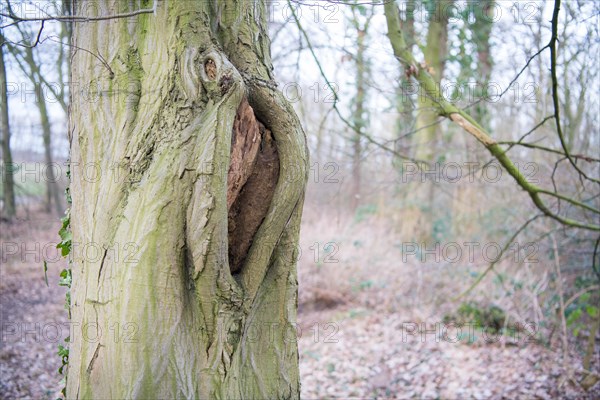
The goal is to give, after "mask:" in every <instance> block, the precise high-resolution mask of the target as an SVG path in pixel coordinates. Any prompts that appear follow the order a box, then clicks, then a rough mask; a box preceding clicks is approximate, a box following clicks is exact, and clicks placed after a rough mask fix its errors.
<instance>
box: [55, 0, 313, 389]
mask: <svg viewBox="0 0 600 400" xmlns="http://www.w3.org/2000/svg"><path fill="white" fill-rule="evenodd" d="M142 3H144V2H142ZM95 5H96V7H90V8H86V2H83V1H78V2H77V4H76V6H75V10H76V12H75V14H76V15H79V14H87V15H89V14H90V13H93V14H96V13H97V14H99V13H103V14H108V13H113V14H114V13H117V12H128V11H132V10H130V9H126V7H127V4H126V3H125V2H122V1H117V0H115V1H110V0H106V1H104V2H100V3H95ZM266 16H267V9H266V6H265V4H264V3H263V2H249V1H245V0H237V1H228V2H205V1H197V2H192V1H177V2H175V1H173V2H158V7H157V9H156V12H155V13H154V14H144V15H139V16H136V17H132V18H128V19H119V20H110V21H102V22H97V23H81V24H76V26H75V32H74V45H75V46H77V47H75V49H79V48H84V49H86V51H85V52H84V51H80V50H74V53H73V56H72V62H73V63H72V81H73V82H81V83H83V84H82V85H81V87H84V88H85V87H89V86H91V87H92V88H94V90H95V91H96V94H97V96H93V99H91V98H90V97H89V96H87V95H88V93H82V92H77V91H73V93H72V95H73V98H72V103H71V104H72V111H71V118H70V123H71V126H70V132H71V133H72V137H71V138H70V140H71V160H72V162H73V164H72V182H71V191H72V198H73V204H72V211H71V225H72V231H73V243H74V244H73V246H74V247H73V255H72V257H73V258H72V270H73V284H72V288H71V291H72V294H71V296H72V309H71V311H72V316H73V322H74V323H78V324H79V328H76V329H75V330H74V333H73V337H72V343H71V349H70V360H69V363H70V365H69V371H68V380H67V384H68V386H67V395H68V397H69V398H221V399H241V398H248V399H250V398H272V399H276V398H277V399H280V398H281V399H283V398H299V391H300V388H299V372H298V348H297V342H296V327H295V321H296V305H297V285H298V284H297V274H296V262H295V261H296V257H297V244H298V234H299V226H300V218H301V213H302V204H303V199H304V189H305V185H306V180H307V171H308V154H307V148H306V138H305V135H304V133H303V131H302V129H301V127H300V124H299V121H298V119H297V117H296V115H295V114H294V112H293V109H292V108H291V106H290V105H289V104H288V103H287V102H286V101H285V99H284V97H283V96H282V95H281V94H280V92H279V91H278V90H276V88H275V83H274V81H273V76H272V66H271V60H270V50H269V38H268V36H267V33H266V32H267V24H266ZM88 51H89V52H92V53H94V54H98V55H101V56H102V57H103V58H104V59H105V60H106V63H107V64H108V66H109V67H110V70H109V69H108V68H107V67H106V66H105V65H103V63H102V62H100V61H99V60H98V58H97V57H94V56H93V55H91V54H90V53H89V52H88ZM245 98H247V101H248V103H249V105H250V106H251V108H248V106H246V105H245V103H244V102H243V100H244V99H245ZM252 114H254V115H252ZM236 115H237V117H236ZM232 134H233V137H232ZM271 135H272V136H271ZM255 140H258V141H259V143H260V148H258V149H256V148H255V144H254V143H255ZM232 146H233V149H232ZM243 146H247V147H243ZM240 149H242V150H240ZM240 154H241V156H240ZM239 157H241V158H239ZM246 157H249V158H246ZM90 163H93V164H92V165H95V166H96V170H97V171H99V172H100V174H99V175H98V178H97V179H90V178H89V175H87V176H86V175H85V174H84V172H85V170H84V169H83V166H85V165H88V164H90ZM277 176H278V178H277ZM234 177H235V180H234V179H233V178H234ZM274 177H275V178H274ZM244 180H246V183H245V184H244V185H243V186H237V189H236V186H235V185H233V184H232V185H230V187H229V190H228V181H229V182H232V183H233V182H236V184H239V183H240V182H243V181H244ZM240 187H241V189H240ZM238 189H239V190H238ZM228 196H229V200H230V201H229V203H230V204H231V208H230V210H229V211H230V212H232V211H231V210H234V209H235V213H233V214H230V215H229V216H228V208H229V207H228ZM271 198H272V199H271ZM265 199H266V200H265ZM236 200H237V201H236ZM269 200H270V201H269ZM266 202H268V204H266V205H267V207H264V206H265V203H266ZM261 213H264V214H262V215H261ZM242 222H243V224H242ZM252 230H254V231H255V232H253V235H252V236H251V238H250V243H248V241H247V234H248V231H252ZM228 231H229V232H228ZM228 235H229V237H228ZM237 235H240V236H239V237H238V236H237ZM241 236H243V237H241ZM77 243H78V244H79V249H78V248H77V246H78V245H77ZM91 243H93V244H94V245H93V246H92V245H90V244H91ZM86 244H88V248H91V247H94V248H97V249H99V254H98V255H97V257H91V256H90V255H89V252H88V255H87V256H86V252H85V248H83V246H85V245H86ZM229 244H233V245H234V246H239V247H236V248H229ZM246 247H249V250H247V251H245V252H244V251H242V250H243V248H246ZM232 256H235V257H233V258H234V259H236V260H240V258H241V261H240V265H239V266H235V267H234V266H233V265H231V266H230V262H229V259H230V258H232ZM240 256H241V257H240ZM95 327H98V328H99V329H101V330H102V331H101V332H102V333H101V334H96V331H95V330H94V328H95ZM98 332H99V330H98ZM96 336H97V337H98V338H97V340H92V339H91V338H94V337H96ZM90 337H91V338H90Z"/></svg>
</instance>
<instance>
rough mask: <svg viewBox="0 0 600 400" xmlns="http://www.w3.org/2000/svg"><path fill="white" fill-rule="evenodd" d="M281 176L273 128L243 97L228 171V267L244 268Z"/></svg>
mask: <svg viewBox="0 0 600 400" xmlns="http://www.w3.org/2000/svg"><path fill="white" fill-rule="evenodd" d="M278 178H279V155H278V154H277V146H276V144H275V140H274V138H273V135H272V134H271V131H270V130H269V129H268V128H267V127H266V126H265V125H263V124H262V123H261V122H260V121H259V120H258V119H257V118H256V116H255V115H254V110H253V109H252V107H251V106H250V104H249V103H248V100H247V99H246V98H244V99H243V100H242V102H241V103H240V106H239V107H238V110H237V114H236V117H235V121H234V124H233V132H232V136H231V157H230V164H229V172H228V175H227V209H228V212H229V213H228V233H229V267H230V270H231V272H232V273H237V272H239V271H241V269H242V267H243V265H244V261H245V259H246V255H247V254H248V250H249V249H250V246H251V245H252V239H253V238H254V235H255V234H256V232H257V231H258V228H259V227H260V224H261V223H262V221H263V219H264V218H265V216H266V215H267V212H268V211H269V206H270V205H271V200H272V199H273V195H274V193H275V186H276V185H277V179H278Z"/></svg>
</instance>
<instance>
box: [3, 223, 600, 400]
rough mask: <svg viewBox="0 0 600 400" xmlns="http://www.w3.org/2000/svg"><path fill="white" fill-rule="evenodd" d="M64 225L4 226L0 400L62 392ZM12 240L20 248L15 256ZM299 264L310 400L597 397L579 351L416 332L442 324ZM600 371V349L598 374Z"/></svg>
mask: <svg viewBox="0 0 600 400" xmlns="http://www.w3.org/2000/svg"><path fill="white" fill-rule="evenodd" d="M58 228H59V222H58V221H56V220H51V219H49V218H48V217H47V216H45V215H44V214H32V215H30V216H29V219H28V220H26V221H20V222H19V223H16V224H12V225H7V224H6V223H2V225H1V226H0V230H1V234H2V246H3V247H2V255H1V256H2V258H3V259H2V260H1V262H2V263H1V269H0V322H1V324H2V325H1V327H2V331H1V335H2V337H1V340H0V399H17V398H18V399H21V398H32V399H55V398H56V396H57V395H58V392H59V390H60V387H61V384H60V383H59V382H60V380H61V377H60V376H59V375H58V374H57V370H58V368H59V366H60V360H59V357H58V355H57V347H58V345H59V344H60V343H62V340H63V339H64V337H66V336H67V335H68V325H67V324H66V323H67V316H66V311H65V309H64V294H65V290H64V288H62V287H59V286H58V285H57V281H58V275H59V273H60V270H62V269H63V268H64V266H65V261H64V260H62V259H58V257H57V253H56V250H55V249H53V247H54V246H55V243H56V239H57V231H58ZM305 231H306V232H308V233H310V229H307V230H305ZM13 244H16V245H17V246H18V251H17V252H16V254H14V255H11V253H13V252H14V247H11V246H13ZM25 250H27V251H25ZM308 254H310V253H308ZM43 257H45V258H49V259H56V260H57V262H50V263H48V282H49V285H48V286H46V283H45V280H44V272H43ZM299 268H300V270H299V273H300V285H301V286H300V287H301V288H300V310H299V315H298V321H299V324H298V341H299V348H300V372H301V382H302V398H304V399H323V398H345V399H346V398H356V399H365V398H370V399H374V398H379V399H383V398H417V399H421V398H428V399H429V398H431V399H435V398H445V399H465V398H474V399H488V398H492V399H500V398H523V399H531V398H539V399H553V398H577V399H579V398H590V399H591V398H600V383H597V384H596V385H595V386H593V387H592V388H591V389H590V390H589V391H587V392H586V391H584V390H583V389H582V388H581V387H579V386H578V385H577V384H576V383H574V381H570V380H568V379H567V380H565V379H564V378H565V376H568V374H566V372H565V371H566V370H565V368H564V367H563V366H564V365H568V366H574V365H580V364H581V359H580V358H581V356H580V355H579V353H575V354H574V355H573V354H570V355H569V356H568V357H569V358H568V359H567V360H565V361H563V360H562V352H561V351H560V347H557V348H555V349H554V350H553V349H552V348H549V347H548V346H545V345H543V344H540V343H538V342H536V341H529V340H527V334H526V332H525V333H523V332H520V333H519V334H518V336H517V334H515V335H513V337H510V338H506V337H501V338H499V337H495V336H493V335H491V336H488V339H490V338H491V339H490V340H487V341H486V340H485V335H483V334H482V333H481V332H479V331H472V332H468V333H467V332H463V333H462V334H461V335H458V333H457V331H456V330H454V331H452V330H451V329H450V330H448V331H446V334H447V336H444V335H443V334H444V330H443V329H444V326H442V325H440V324H438V327H437V331H436V330H435V329H434V328H435V325H427V326H424V327H425V328H427V329H428V330H427V331H425V333H424V335H421V334H420V333H418V332H417V331H416V330H415V328H416V327H420V326H421V324H422V323H424V322H431V321H433V320H435V312H434V311H431V310H428V309H427V308H426V307H417V306H412V307H411V306H400V305H399V304H395V303H394V302H393V301H390V298H392V300H393V296H392V294H390V293H386V291H385V290H382V289H381V288H377V287H370V286H371V285H366V286H365V290H363V291H362V292H361V295H357V296H354V297H349V296H344V295H343V294H339V295H338V294H336V293H335V292H331V293H323V290H321V291H320V292H319V290H320V289H319V288H318V287H314V282H315V281H314V280H311V279H307V278H306V274H307V272H306V271H305V269H306V268H309V267H307V266H306V263H305V262H304V261H302V260H301V262H300V263H299ZM303 277H305V278H303ZM405 278H406V279H408V278H407V277H405ZM303 281H304V282H303ZM303 285H306V286H303ZM311 285H313V286H311ZM306 293H310V295H307V294H306ZM315 293H320V294H319V295H318V296H315ZM432 315H433V316H434V317H433V319H432V318H431V316H432ZM437 317H439V316H437ZM465 333H467V335H466V336H465ZM465 338H466V339H465ZM457 339H460V340H457ZM596 341H597V343H596V349H598V348H599V347H600V343H598V341H599V339H598V338H597V339H596ZM599 368H600V361H599V360H598V352H596V354H595V360H594V365H593V369H594V371H596V373H598V370H599ZM573 376H574V378H575V380H577V379H578V378H579V377H580V375H578V373H577V371H575V372H574V375H573Z"/></svg>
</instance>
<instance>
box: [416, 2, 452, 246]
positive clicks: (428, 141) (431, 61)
mask: <svg viewBox="0 0 600 400" xmlns="http://www.w3.org/2000/svg"><path fill="white" fill-rule="evenodd" d="M452 3H453V0H443V1H434V2H432V3H430V5H428V8H429V10H430V13H429V21H428V27H427V41H426V44H425V48H424V50H423V56H424V58H425V63H426V65H427V67H428V69H429V70H430V72H431V75H432V76H433V77H434V79H435V81H436V83H437V84H438V85H439V84H440V83H441V81H442V78H443V76H444V67H445V65H446V58H447V56H448V54H447V53H448V21H449V16H450V12H449V10H450V8H449V7H450V5H452ZM411 42H414V40H411ZM436 101H438V100H437V99H435V96H433V94H432V93H427V92H426V91H424V90H422V91H419V94H418V99H417V107H418V110H417V118H416V125H415V131H416V134H415V135H414V136H413V138H414V147H415V159H417V160H424V161H428V162H430V163H432V164H435V163H437V161H438V160H437V159H434V157H435V155H436V149H437V144H438V141H440V140H441V139H442V138H441V137H440V135H439V131H440V128H439V124H436V120H437V119H438V117H439V115H438V112H437V110H436ZM432 169H433V170H435V165H434V166H433V167H432ZM436 183H437V182H436V179H435V178H427V179H426V180H424V181H422V182H421V181H419V183H417V185H418V186H417V188H416V189H415V191H413V198H414V199H415V201H416V204H417V205H418V206H417V207H418V210H415V212H416V214H417V215H418V216H419V217H418V219H416V220H415V221H416V225H415V226H414V227H413V228H412V229H410V231H411V232H415V233H416V239H417V240H419V241H423V242H426V243H427V242H430V241H431V238H432V234H433V228H434V226H433V217H434V216H435V198H436V190H435V186H436Z"/></svg>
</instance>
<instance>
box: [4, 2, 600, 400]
mask: <svg viewBox="0 0 600 400" xmlns="http://www.w3.org/2000/svg"><path fill="white" fill-rule="evenodd" d="M132 2H133V3H143V4H140V8H141V7H142V6H144V5H145V3H146V2H144V1H142V2H140V1H139V0H135V1H133V0H132ZM395 5H396V6H397V7H398V9H399V14H398V18H399V19H400V21H401V24H402V27H403V28H402V29H403V31H404V32H405V33H406V32H408V35H406V37H405V40H406V46H407V48H408V49H409V51H410V52H411V53H412V54H414V57H415V61H416V64H414V65H415V70H414V71H413V70H411V68H412V67H408V68H407V67H406V65H405V64H406V63H407V60H405V59H402V57H398V56H397V54H396V56H395V55H394V52H393V49H392V46H391V45H390V39H391V38H388V36H387V33H388V28H387V25H386V15H385V14H384V4H383V2H370V1H359V0H357V1H350V0H349V1H341V0H340V1H333V0H331V1H319V2H314V1H313V2H311V1H304V0H299V1H291V2H288V1H273V2H269V3H268V7H269V10H270V14H269V16H270V18H269V22H270V33H271V41H272V49H271V51H272V60H273V64H274V73H275V76H276V79H277V82H278V83H279V88H280V89H281V90H282V91H283V93H284V94H285V96H286V97H287V98H288V100H289V101H290V102H291V103H293V105H294V107H295V109H296V111H297V113H298V115H299V117H300V119H301V121H302V124H303V126H304V129H305V132H306V135H307V139H308V142H309V145H310V152H311V169H310V176H309V189H308V193H307V199H306V204H305V208H304V219H303V222H302V229H301V241H300V248H299V258H298V262H299V269H298V271H299V283H300V293H299V304H298V306H299V321H298V322H299V326H298V333H299V335H298V336H299V342H300V351H301V364H300V365H301V372H302V390H303V393H304V396H305V397H306V398H323V397H346V398H347V397H359V398H367V397H371V398H372V397H379V398H382V397H398V398H407V397H415V398H437V397H443V398H464V397H471V398H473V397H475V398H490V397H494V398H501V397H514V396H521V397H524V398H533V397H537V398H552V397H555V396H561V397H573V398H580V397H586V396H589V397H590V398H592V397H594V396H598V395H599V394H600V388H599V387H600V384H598V383H597V382H598V381H599V380H600V375H599V374H600V343H599V342H600V312H599V307H600V266H599V264H600V249H599V243H600V236H599V235H600V233H599V229H600V228H599V226H600V214H599V212H598V209H600V185H599V179H600V152H599V151H598V150H599V149H600V130H599V110H600V104H599V101H600V98H599V93H600V91H599V89H600V85H599V84H600V81H599V76H598V65H599V55H600V52H599V50H600V41H599V35H598V29H599V15H600V3H598V2H595V1H580V0H572V1H564V2H562V4H560V10H559V11H558V13H557V11H556V4H555V2H554V1H492V0H489V1H488V0H482V1H468V2H467V1H462V0H439V1H433V0H402V1H399V2H396V3H395ZM39 8H42V9H43V10H44V12H45V13H47V14H48V15H68V14H69V10H70V5H69V2H68V1H62V2H61V1H20V2H19V1H10V2H7V1H3V3H2V6H1V9H0V12H2V13H3V14H2V15H3V16H2V22H1V25H2V33H1V35H0V42H1V43H2V52H1V56H0V79H1V85H2V99H1V100H2V102H1V105H2V110H1V111H2V115H1V117H2V164H1V168H2V188H1V191H0V197H1V202H2V217H1V232H0V233H1V235H2V237H1V241H2V249H1V251H2V255H1V257H2V259H1V262H2V266H1V269H0V300H1V308H2V311H1V322H2V324H3V325H2V329H3V330H2V342H0V395H2V394H4V395H5V396H6V398H14V397H19V396H24V397H36V398H39V397H44V396H48V397H51V396H54V395H55V394H56V390H57V388H58V386H59V385H58V381H59V380H60V377H59V376H58V375H57V374H55V371H56V369H57V368H58V367H59V366H60V359H59V357H58V356H56V355H55V353H56V351H57V345H58V344H60V343H62V342H61V339H62V338H64V336H66V335H64V334H63V335H62V337H60V338H55V339H54V340H47V339H48V338H46V337H45V336H44V337H40V335H41V333H40V332H41V331H39V330H38V331H37V333H36V332H35V330H36V329H35V328H33V330H34V332H33V333H30V334H29V335H28V336H27V335H26V336H25V338H23V336H19V335H15V334H13V333H12V332H13V329H14V328H15V326H16V325H14V324H15V323H18V324H21V323H27V324H32V325H31V326H35V324H36V323H40V324H42V325H41V326H46V325H47V324H48V323H57V324H64V323H65V321H66V315H65V314H66V312H65V311H64V310H63V302H64V290H63V289H62V288H60V287H58V286H57V284H56V281H57V280H58V275H59V271H60V270H62V269H63V268H64V265H65V261H64V259H61V258H60V256H59V252H60V250H57V249H56V248H55V245H56V244H57V243H58V242H60V240H61V239H60V238H59V237H58V233H57V232H58V230H59V228H60V224H61V223H60V218H61V217H62V216H63V215H64V212H65V209H66V205H67V201H66V197H65V189H66V187H67V186H68V177H67V174H68V168H67V166H68V163H67V160H68V152H69V143H68V136H67V121H68V116H67V114H68V109H69V94H70V93H71V92H72V91H74V90H80V88H77V87H74V85H73V84H71V83H70V82H69V54H70V52H71V50H72V48H71V47H70V46H69V36H70V29H71V27H70V23H69V22H61V21H51V22H46V23H45V24H41V26H40V23H21V24H12V23H11V22H12V20H11V19H10V18H8V17H7V16H6V14H16V15H19V16H23V17H27V13H28V12H32V13H33V12H37V11H36V10H39ZM556 13H557V14H556ZM553 32H554V34H553ZM98 57H99V62H103V59H102V56H101V55H99V56H98ZM408 64H410V63H408ZM417 69H425V70H426V71H428V72H429V74H430V76H431V77H432V78H433V79H434V81H435V85H436V87H437V91H436V92H434V91H431V90H425V89H423V86H422V82H420V81H419V78H418V71H417ZM444 102H447V103H450V104H452V105H453V106H455V107H457V108H460V109H463V110H465V111H466V112H467V113H469V114H470V116H471V117H472V118H473V119H474V120H475V121H477V122H478V123H479V125H480V126H481V127H482V128H483V129H485V130H486V131H487V132H488V133H489V136H490V137H491V138H493V140H495V141H496V142H497V143H498V145H499V146H500V148H501V149H502V156H506V155H507V156H508V157H509V158H510V160H512V163H513V165H514V166H515V168H516V169H518V171H520V173H521V176H522V177H524V178H525V181H524V182H521V183H519V184H518V183H517V182H516V180H515V178H514V175H513V174H512V173H511V172H510V171H508V170H507V169H506V166H505V165H503V164H502V162H501V161H500V160H499V158H498V156H496V155H494V154H490V151H488V149H486V147H485V146H483V145H482V144H481V143H480V142H478V141H477V140H476V139H475V137H473V136H472V135H470V134H469V133H467V132H465V130H464V129H463V128H462V127H461V126H460V125H459V124H457V123H455V122H454V121H452V120H451V118H449V115H442V114H443V113H440V107H442V105H441V104H442V103H444ZM442 108H443V107H442ZM557 118H559V122H560V125H559V124H557V121H556V119H557ZM88 172H89V174H90V177H91V179H93V176H94V173H95V172H94V170H93V166H90V169H89V171H88ZM299 179H300V178H299ZM529 185H535V187H539V188H542V189H543V190H545V191H546V192H541V193H539V194H540V195H541V196H542V198H543V202H544V206H543V207H540V206H539V204H536V203H535V201H532V197H533V196H532V193H531V192H530V191H528V188H530V186H529ZM32 249H33V250H32ZM44 260H47V261H48V262H47V268H48V272H47V276H48V281H49V288H47V287H46V284H45V282H44ZM469 324H470V326H471V327H472V330H471V332H470V333H469V332H468V331H467V330H465V329H464V327H465V326H469ZM440 326H441V327H442V328H441V330H440ZM461 326H462V327H463V329H462V330H461V329H460V328H457V327H461ZM18 327H19V329H21V328H22V325H18ZM423 332H425V333H424V335H423ZM444 332H446V333H447V335H449V336H444ZM42 336H43V335H42ZM450 338H451V340H450ZM490 338H491V339H490ZM328 339H330V340H328ZM488 339H489V340H488Z"/></svg>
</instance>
